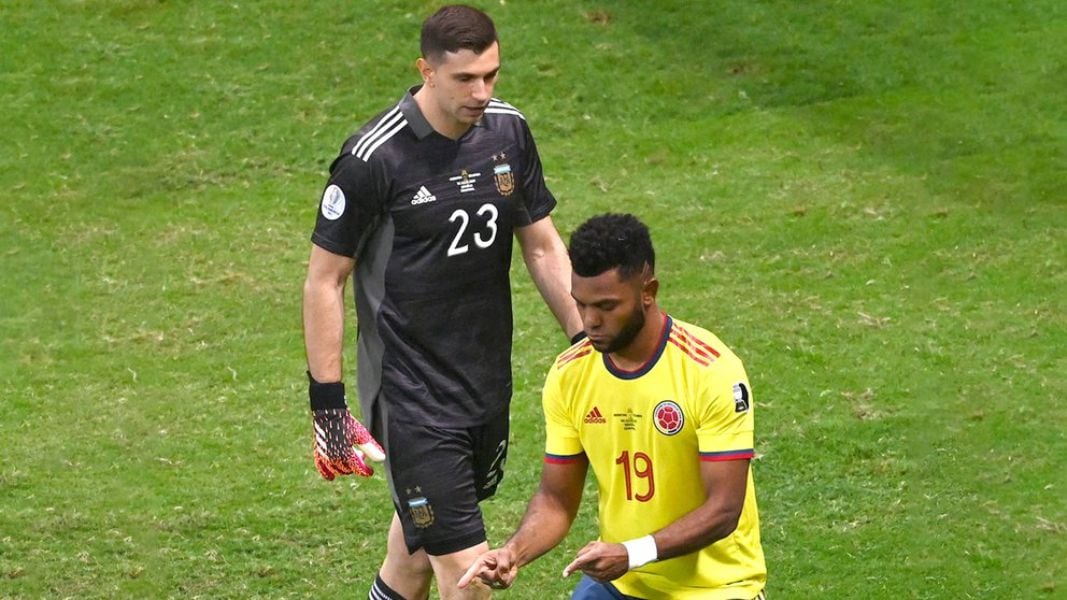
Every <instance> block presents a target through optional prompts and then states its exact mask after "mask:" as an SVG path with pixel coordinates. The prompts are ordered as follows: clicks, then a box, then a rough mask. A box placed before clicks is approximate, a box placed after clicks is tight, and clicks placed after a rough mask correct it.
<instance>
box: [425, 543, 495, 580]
mask: <svg viewBox="0 0 1067 600" xmlns="http://www.w3.org/2000/svg"><path fill="white" fill-rule="evenodd" d="M488 551H489V543H488V542H482V543H480V544H477V545H475V546H471V547H470V548H464V549H463V550H459V551H456V552H452V553H449V554H442V555H440V556H434V555H432V554H430V555H429V557H430V564H431V565H433V572H434V577H436V578H437V585H438V587H441V586H448V587H455V586H456V583H457V582H459V578H460V577H462V576H463V574H464V573H466V572H467V569H469V568H470V566H471V565H472V564H474V561H475V560H477V559H478V557H479V556H481V555H482V554H483V553H485V552H488Z"/></svg>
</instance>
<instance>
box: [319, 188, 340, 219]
mask: <svg viewBox="0 0 1067 600" xmlns="http://www.w3.org/2000/svg"><path fill="white" fill-rule="evenodd" d="M343 214H345V193H344V192H342V191H341V188H339V187H337V186H336V185H334V184H330V185H329V186H327V188H326V191H324V192H323V193H322V216H324V217H326V218H327V219H329V220H331V221H336V220H337V219H340V218H341V215H343Z"/></svg>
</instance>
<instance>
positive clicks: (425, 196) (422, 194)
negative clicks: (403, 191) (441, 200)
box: [411, 186, 437, 206]
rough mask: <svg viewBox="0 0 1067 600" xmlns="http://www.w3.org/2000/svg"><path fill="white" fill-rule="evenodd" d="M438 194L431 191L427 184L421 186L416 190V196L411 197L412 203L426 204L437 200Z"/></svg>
mask: <svg viewBox="0 0 1067 600" xmlns="http://www.w3.org/2000/svg"><path fill="white" fill-rule="evenodd" d="M436 201H437V196H434V195H433V194H431V193H430V190H428V189H426V186H422V187H420V188H419V191H417V192H415V196H414V197H413V198H412V199H411V205H412V206H414V205H416V204H426V203H427V202H436Z"/></svg>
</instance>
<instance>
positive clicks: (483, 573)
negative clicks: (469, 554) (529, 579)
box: [458, 546, 519, 589]
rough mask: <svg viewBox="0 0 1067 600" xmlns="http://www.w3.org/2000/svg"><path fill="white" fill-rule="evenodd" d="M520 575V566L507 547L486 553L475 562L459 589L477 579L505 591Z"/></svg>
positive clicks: (462, 579)
mask: <svg viewBox="0 0 1067 600" xmlns="http://www.w3.org/2000/svg"><path fill="white" fill-rule="evenodd" d="M518 575H519V566H518V565H517V564H515V557H514V555H513V554H512V553H511V550H510V549H508V548H507V546H505V547H503V548H499V549H497V550H490V551H489V552H485V553H484V554H482V555H481V556H479V557H478V559H477V560H475V561H474V564H472V565H471V566H470V568H469V569H467V572H466V573H464V574H463V577H460V578H459V584H458V587H459V588H460V589H463V588H465V587H467V586H468V585H470V584H471V582H473V581H474V580H475V579H479V580H481V581H482V583H485V584H486V585H488V586H489V587H491V588H494V589H505V588H509V587H511V584H513V583H515V578H516V577H517V576H518Z"/></svg>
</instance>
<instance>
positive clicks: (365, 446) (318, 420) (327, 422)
mask: <svg viewBox="0 0 1067 600" xmlns="http://www.w3.org/2000/svg"><path fill="white" fill-rule="evenodd" d="M308 379H309V380H310V382H311V383H310V385H309V388H308V395H309V396H311V415H312V420H313V421H314V425H315V450H314V451H315V468H316V469H318V471H319V474H321V475H322V476H323V477H324V478H326V479H327V480H328V481H332V480H333V478H334V477H337V476H338V475H352V474H355V475H359V476H361V477H370V476H371V475H373V474H374V469H372V468H371V467H370V466H369V465H368V464H367V463H366V461H364V457H366V458H370V459H371V460H373V461H377V462H381V461H383V460H385V452H384V451H383V450H382V447H381V445H380V444H379V443H378V442H377V441H376V440H375V439H374V437H373V436H372V435H371V434H370V432H369V431H367V428H366V427H364V426H363V424H362V423H360V422H359V421H357V420H356V419H355V418H354V417H353V416H352V413H350V412H348V406H347V404H346V403H345V384H343V383H341V382H336V383H319V382H317V381H315V380H314V379H312V378H311V374H310V373H309V374H308ZM353 446H356V447H357V448H354V447H353Z"/></svg>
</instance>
